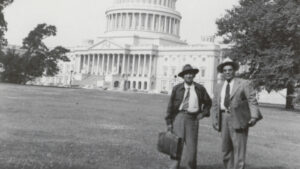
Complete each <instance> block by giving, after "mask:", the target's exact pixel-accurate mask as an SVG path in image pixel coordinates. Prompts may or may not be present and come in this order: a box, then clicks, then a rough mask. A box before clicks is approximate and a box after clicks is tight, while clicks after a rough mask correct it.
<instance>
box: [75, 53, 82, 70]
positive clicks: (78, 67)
mask: <svg viewBox="0 0 300 169" xmlns="http://www.w3.org/2000/svg"><path fill="white" fill-rule="evenodd" d="M75 58H76V61H77V68H76V72H77V73H80V66H81V56H80V55H79V57H78V55H75Z"/></svg>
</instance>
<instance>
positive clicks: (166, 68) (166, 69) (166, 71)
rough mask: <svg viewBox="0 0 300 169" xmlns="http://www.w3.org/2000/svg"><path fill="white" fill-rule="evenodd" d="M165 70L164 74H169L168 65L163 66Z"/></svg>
mask: <svg viewBox="0 0 300 169" xmlns="http://www.w3.org/2000/svg"><path fill="white" fill-rule="evenodd" d="M163 69H164V70H163V71H164V76H167V75H168V67H167V66H164V67H163Z"/></svg>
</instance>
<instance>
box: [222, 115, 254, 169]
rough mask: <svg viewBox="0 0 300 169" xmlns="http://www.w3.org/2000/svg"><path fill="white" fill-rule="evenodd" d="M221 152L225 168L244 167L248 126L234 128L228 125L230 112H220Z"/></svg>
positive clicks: (241, 168) (236, 168) (238, 168)
mask: <svg viewBox="0 0 300 169" xmlns="http://www.w3.org/2000/svg"><path fill="white" fill-rule="evenodd" d="M221 137H222V152H223V163H224V167H225V169H244V168H245V160H246V147H247V139H248V128H246V129H238V130H237V129H234V128H232V126H231V125H230V114H229V113H222V129H221Z"/></svg>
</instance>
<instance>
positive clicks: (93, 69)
mask: <svg viewBox="0 0 300 169" xmlns="http://www.w3.org/2000/svg"><path fill="white" fill-rule="evenodd" d="M91 58H92V59H93V60H92V71H91V72H92V73H91V74H95V59H96V56H95V54H91Z"/></svg>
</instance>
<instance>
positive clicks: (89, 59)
mask: <svg viewBox="0 0 300 169" xmlns="http://www.w3.org/2000/svg"><path fill="white" fill-rule="evenodd" d="M89 56H90V55H87V59H88V69H87V71H88V73H89V74H90V62H91V58H90V57H89Z"/></svg>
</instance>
